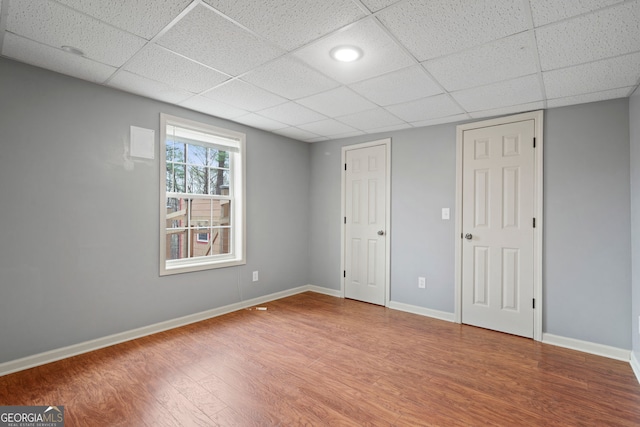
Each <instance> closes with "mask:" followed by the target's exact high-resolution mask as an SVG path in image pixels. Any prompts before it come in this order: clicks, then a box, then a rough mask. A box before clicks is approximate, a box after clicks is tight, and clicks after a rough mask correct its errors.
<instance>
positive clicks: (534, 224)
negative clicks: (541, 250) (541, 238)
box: [533, 218, 536, 228]
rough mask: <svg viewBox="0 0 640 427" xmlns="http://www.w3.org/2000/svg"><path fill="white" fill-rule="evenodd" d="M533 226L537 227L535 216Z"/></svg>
mask: <svg viewBox="0 0 640 427" xmlns="http://www.w3.org/2000/svg"><path fill="white" fill-rule="evenodd" d="M533 228H536V219H535V218H533Z"/></svg>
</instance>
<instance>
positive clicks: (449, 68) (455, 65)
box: [423, 32, 538, 91]
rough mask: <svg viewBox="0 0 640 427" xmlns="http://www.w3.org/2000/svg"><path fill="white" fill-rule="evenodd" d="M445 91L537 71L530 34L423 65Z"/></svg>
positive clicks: (535, 56)
mask: <svg viewBox="0 0 640 427" xmlns="http://www.w3.org/2000/svg"><path fill="white" fill-rule="evenodd" d="M423 65H424V66H425V68H426V69H427V70H429V72H430V73H431V74H432V75H433V77H434V78H435V79H436V80H437V81H438V82H439V83H440V84H441V85H442V86H444V88H445V89H446V90H449V91H454V90H460V89H467V88H470V87H475V86H482V85H486V84H489V83H495V82H499V81H502V80H509V79H513V78H515V77H520V76H526V75H528V74H533V73H535V72H537V71H538V66H537V52H536V47H535V45H534V44H533V38H532V34H530V33H528V32H524V33H520V34H516V35H514V36H510V37H506V38H503V39H500V40H497V41H494V42H491V43H487V44H485V45H482V46H480V47H477V48H475V49H470V50H465V51H464V52H460V53H456V54H453V55H449V56H445V57H442V58H438V59H434V60H431V61H427V62H425V63H423Z"/></svg>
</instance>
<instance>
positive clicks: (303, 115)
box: [258, 102, 326, 126]
mask: <svg viewBox="0 0 640 427" xmlns="http://www.w3.org/2000/svg"><path fill="white" fill-rule="evenodd" d="M258 114H260V115H261V116H265V117H268V118H270V119H273V120H277V121H279V122H282V123H286V124H288V125H291V126H298V125H302V124H305V123H311V122H317V121H320V120H324V119H326V117H325V116H323V115H321V114H318V113H316V112H315V111H312V110H310V109H308V108H306V107H303V106H302V105H300V104H296V103H295V102H287V103H286V104H280V105H277V106H275V107H271V108H267V109H266V110H262V111H260V112H259V113H258Z"/></svg>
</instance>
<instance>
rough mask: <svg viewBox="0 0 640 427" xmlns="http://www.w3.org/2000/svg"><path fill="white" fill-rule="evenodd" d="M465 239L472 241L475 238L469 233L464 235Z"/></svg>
mask: <svg viewBox="0 0 640 427" xmlns="http://www.w3.org/2000/svg"><path fill="white" fill-rule="evenodd" d="M464 238H465V239H467V240H471V239H472V238H473V236H472V235H471V233H467V234H465V235H464Z"/></svg>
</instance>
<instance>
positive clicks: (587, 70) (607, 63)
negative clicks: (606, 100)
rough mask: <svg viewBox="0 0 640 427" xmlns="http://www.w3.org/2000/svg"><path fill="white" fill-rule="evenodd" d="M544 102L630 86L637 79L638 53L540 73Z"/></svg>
mask: <svg viewBox="0 0 640 427" xmlns="http://www.w3.org/2000/svg"><path fill="white" fill-rule="evenodd" d="M542 78H543V80H544V86H545V88H546V92H547V97H548V98H562V97H567V96H573V95H580V94H582V93H591V92H600V91H603V90H607V89H615V88H620V87H627V86H634V85H635V84H636V83H637V82H638V79H640V53H632V54H630V55H625V56H619V57H617V58H611V59H605V60H602V61H598V62H590V63H588V64H583V65H578V66H575V67H570V68H563V69H560V70H553V71H547V72H545V73H542Z"/></svg>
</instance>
